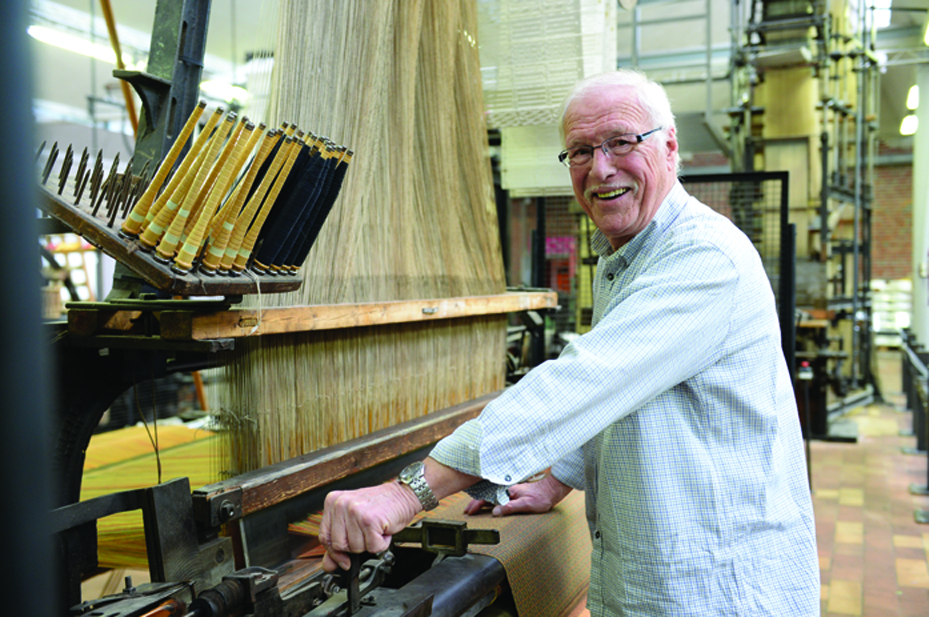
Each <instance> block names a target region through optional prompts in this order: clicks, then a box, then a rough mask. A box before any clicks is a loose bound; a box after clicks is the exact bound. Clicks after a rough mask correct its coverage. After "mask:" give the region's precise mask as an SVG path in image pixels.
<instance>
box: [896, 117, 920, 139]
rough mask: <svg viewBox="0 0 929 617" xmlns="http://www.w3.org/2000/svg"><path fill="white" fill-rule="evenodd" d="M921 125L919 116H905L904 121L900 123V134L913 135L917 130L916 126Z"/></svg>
mask: <svg viewBox="0 0 929 617" xmlns="http://www.w3.org/2000/svg"><path fill="white" fill-rule="evenodd" d="M918 126H919V118H917V117H916V116H914V115H913V114H910V115H908V116H904V118H903V121H902V122H901V123H900V134H901V135H912V134H914V133H915V132H916V128H917V127H918Z"/></svg>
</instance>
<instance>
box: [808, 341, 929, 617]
mask: <svg viewBox="0 0 929 617" xmlns="http://www.w3.org/2000/svg"><path fill="white" fill-rule="evenodd" d="M878 368H879V374H880V383H881V388H882V390H883V394H884V399H885V401H884V402H883V403H880V404H874V405H869V406H867V407H862V408H858V409H855V410H853V411H851V412H849V414H847V416H846V417H847V419H848V420H850V421H853V422H854V423H855V424H857V425H858V441H857V443H854V444H847V443H828V442H823V441H813V442H812V443H811V444H810V450H811V455H812V460H813V465H812V482H813V504H814V508H815V510H816V531H817V542H818V545H819V561H820V571H821V575H822V613H823V615H825V616H827V617H831V616H837V615H863V616H866V617H884V616H890V615H894V616H907V617H910V616H912V617H916V616H919V617H927V616H929V559H927V556H929V525H921V524H919V523H917V522H916V520H915V518H914V512H915V511H916V510H929V497H924V496H917V495H911V494H910V491H909V487H910V485H911V484H919V485H925V484H926V481H927V475H929V473H927V465H929V459H927V457H926V455H925V454H923V455H915V456H914V455H910V454H905V453H903V451H902V448H904V447H913V446H915V444H916V438H915V437H906V436H901V435H900V431H901V430H903V431H907V430H909V429H910V428H911V420H912V414H911V413H910V412H907V411H901V410H902V408H903V406H904V404H905V398H904V397H903V395H902V393H901V391H900V390H901V382H900V354H899V353H898V352H886V351H884V352H880V353H879V359H878Z"/></svg>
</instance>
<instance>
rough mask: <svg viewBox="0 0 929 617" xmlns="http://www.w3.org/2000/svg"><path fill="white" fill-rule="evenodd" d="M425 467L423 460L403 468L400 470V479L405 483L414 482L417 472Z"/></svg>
mask: <svg viewBox="0 0 929 617" xmlns="http://www.w3.org/2000/svg"><path fill="white" fill-rule="evenodd" d="M422 468H423V463H422V461H417V462H416V463H412V464H410V465H407V466H406V467H404V468H403V471H401V472H400V481H401V482H403V483H409V482H412V481H413V480H414V479H415V478H416V476H417V474H419V473H420V470H421V469H422Z"/></svg>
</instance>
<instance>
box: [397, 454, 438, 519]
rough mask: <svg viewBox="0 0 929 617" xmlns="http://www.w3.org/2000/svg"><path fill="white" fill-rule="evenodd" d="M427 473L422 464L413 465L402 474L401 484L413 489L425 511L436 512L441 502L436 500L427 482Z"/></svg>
mask: <svg viewBox="0 0 929 617" xmlns="http://www.w3.org/2000/svg"><path fill="white" fill-rule="evenodd" d="M425 472H426V468H425V466H424V465H423V464H422V462H417V463H413V464H412V465H410V466H408V467H407V468H406V469H404V470H403V471H402V472H400V482H402V483H403V484H406V485H407V486H409V487H410V489H412V491H413V494H414V495H416V498H417V499H419V503H420V505H422V507H423V510H434V509H435V508H437V507H438V505H439V500H438V499H436V498H435V493H433V492H432V489H431V488H430V487H429V483H428V482H426V476H425Z"/></svg>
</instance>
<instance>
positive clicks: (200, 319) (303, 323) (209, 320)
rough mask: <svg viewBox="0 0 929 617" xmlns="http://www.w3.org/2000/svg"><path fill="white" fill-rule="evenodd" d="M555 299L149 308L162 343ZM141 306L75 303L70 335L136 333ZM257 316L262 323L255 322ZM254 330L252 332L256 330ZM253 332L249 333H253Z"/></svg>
mask: <svg viewBox="0 0 929 617" xmlns="http://www.w3.org/2000/svg"><path fill="white" fill-rule="evenodd" d="M557 306H558V295H557V294H556V293H555V292H553V291H519V292H510V293H505V294H499V295H491V296H467V297H460V298H440V299H436V300H397V301H390V302H365V303H360V304H328V305H324V304H320V305H309V306H288V307H274V308H266V309H263V310H261V311H258V310H257V309H232V310H223V311H199V312H198V311H197V307H196V306H195V305H193V304H192V305H191V307H190V309H187V308H184V307H183V304H182V303H178V307H179V308H178V309H176V310H174V309H166V308H165V305H164V304H160V305H159V304H157V303H156V304H153V305H152V308H151V311H152V312H153V313H154V314H155V316H156V318H157V320H158V334H159V335H160V336H161V337H162V338H163V339H165V340H172V341H204V340H211V339H229V338H242V337H246V336H252V335H259V334H260V335H268V334H293V333H296V332H312V331H319V330H337V329H342V328H358V327H366V326H381V325H388V324H400V323H419V322H425V321H434V320H441V319H456V318H464V317H475V316H479V315H498V314H502V313H515V312H520V311H537V310H545V309H554V308H556V307H557ZM144 310H145V308H144V303H135V304H134V305H132V306H131V307H120V305H119V304H117V303H113V304H110V305H100V304H95V305H91V304H87V303H85V304H84V305H83V306H82V305H78V304H75V305H73V307H71V308H69V311H68V327H69V331H70V332H71V334H74V335H77V336H91V335H94V334H99V331H100V330H107V331H108V332H110V333H114V334H115V333H118V332H125V333H126V334H130V333H137V331H138V329H139V326H138V318H139V316H140V314H141V313H140V311H144ZM259 313H260V316H261V323H260V324H259V323H258V320H259ZM256 325H257V326H258V328H257V330H256V329H255V326H256ZM253 330H254V333H253Z"/></svg>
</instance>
